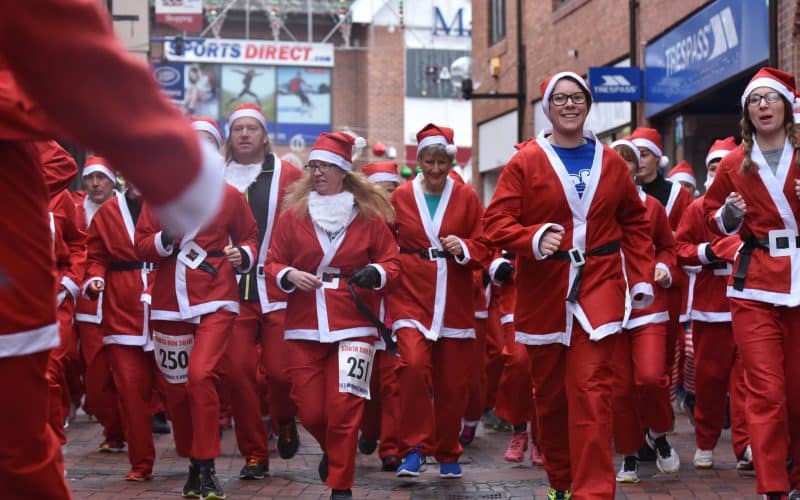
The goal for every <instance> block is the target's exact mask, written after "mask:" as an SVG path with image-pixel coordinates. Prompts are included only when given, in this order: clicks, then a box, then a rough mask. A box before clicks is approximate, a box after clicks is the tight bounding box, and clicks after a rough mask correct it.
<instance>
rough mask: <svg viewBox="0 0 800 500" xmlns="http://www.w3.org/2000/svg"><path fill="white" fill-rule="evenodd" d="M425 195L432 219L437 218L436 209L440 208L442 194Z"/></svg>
mask: <svg viewBox="0 0 800 500" xmlns="http://www.w3.org/2000/svg"><path fill="white" fill-rule="evenodd" d="M422 194H424V195H425V203H426V204H427V205H428V213H430V214H431V219H433V218H434V216H436V209H437V208H439V201H441V199H442V195H441V194H428V193H422Z"/></svg>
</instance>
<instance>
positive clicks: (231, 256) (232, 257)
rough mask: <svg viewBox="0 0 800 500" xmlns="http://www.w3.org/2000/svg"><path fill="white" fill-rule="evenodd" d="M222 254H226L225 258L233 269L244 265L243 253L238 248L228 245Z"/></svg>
mask: <svg viewBox="0 0 800 500" xmlns="http://www.w3.org/2000/svg"><path fill="white" fill-rule="evenodd" d="M222 253H224V254H225V258H226V259H228V262H230V263H231V264H233V267H235V268H237V269H238V268H239V267H241V265H242V252H241V250H239V249H238V248H236V247H235V246H232V245H228V246H226V247H225V248H223V249H222Z"/></svg>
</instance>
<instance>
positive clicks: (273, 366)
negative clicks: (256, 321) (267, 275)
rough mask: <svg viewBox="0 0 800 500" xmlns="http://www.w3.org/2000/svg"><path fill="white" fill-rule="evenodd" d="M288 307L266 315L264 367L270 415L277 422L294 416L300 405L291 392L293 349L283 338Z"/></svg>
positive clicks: (262, 362) (262, 350)
mask: <svg viewBox="0 0 800 500" xmlns="http://www.w3.org/2000/svg"><path fill="white" fill-rule="evenodd" d="M285 320H286V310H285V309H279V310H277V311H272V312H270V313H267V314H265V315H263V316H262V323H261V367H262V369H263V370H264V375H265V376H266V379H267V393H268V394H269V415H270V418H271V419H272V421H273V422H276V423H278V422H281V421H283V420H290V419H294V417H295V416H297V406H295V403H294V401H292V398H291V396H290V394H291V389H292V384H291V381H290V380H289V359H290V358H289V350H288V347H287V346H286V342H285V341H284V339H283V332H284V329H285Z"/></svg>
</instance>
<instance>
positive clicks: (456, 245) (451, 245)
mask: <svg viewBox="0 0 800 500" xmlns="http://www.w3.org/2000/svg"><path fill="white" fill-rule="evenodd" d="M439 241H440V242H442V247H443V248H444V249H445V250H446V251H448V252H450V253H451V254H453V255H454V256H456V257H461V256H463V255H464V249H463V248H461V242H460V241H459V240H458V238H457V237H456V236H453V235H452V234H449V235H447V236H445V237H443V238H439Z"/></svg>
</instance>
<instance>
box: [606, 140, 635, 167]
mask: <svg viewBox="0 0 800 500" xmlns="http://www.w3.org/2000/svg"><path fill="white" fill-rule="evenodd" d="M609 146H610V147H611V149H617V148H618V147H620V146H621V147H626V148H628V149H630V150H631V151H633V154H634V155H636V161H637V162H638V161H639V159H640V158H641V157H642V153H640V152H639V148H637V147H636V144H634V143H632V142H631V141H629V140H628V139H617V140H616V141H614V142H612V143H611V144H610V145H609Z"/></svg>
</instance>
